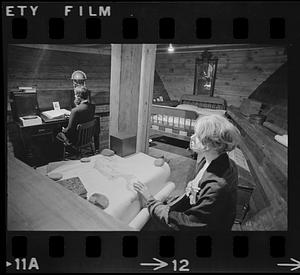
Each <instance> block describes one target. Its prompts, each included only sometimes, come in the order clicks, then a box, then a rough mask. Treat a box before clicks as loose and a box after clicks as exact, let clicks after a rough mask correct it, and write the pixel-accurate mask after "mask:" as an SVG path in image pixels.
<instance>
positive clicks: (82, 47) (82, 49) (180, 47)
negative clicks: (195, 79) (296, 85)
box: [14, 44, 275, 55]
mask: <svg viewBox="0 0 300 275" xmlns="http://www.w3.org/2000/svg"><path fill="white" fill-rule="evenodd" d="M14 45H15V46H21V47H28V48H37V49H43V50H55V51H64V52H78V53H87V54H102V55H110V54H111V44H14ZM168 46H169V44H157V54H166V53H168ZM172 46H173V47H174V49H175V51H174V53H193V52H195V53H199V52H203V51H205V50H208V51H210V52H213V51H239V50H249V49H262V48H266V47H275V46H274V45H266V44H172ZM174 53H173V54H174Z"/></svg>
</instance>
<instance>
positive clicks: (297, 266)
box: [277, 258, 300, 271]
mask: <svg viewBox="0 0 300 275" xmlns="http://www.w3.org/2000/svg"><path fill="white" fill-rule="evenodd" d="M290 260H291V261H293V262H294V263H295V264H293V263H290V264H277V265H279V266H294V267H293V268H292V269H291V271H294V270H297V269H299V268H300V261H297V260H295V259H293V258H290Z"/></svg>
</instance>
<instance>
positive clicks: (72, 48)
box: [13, 44, 111, 55]
mask: <svg viewBox="0 0 300 275" xmlns="http://www.w3.org/2000/svg"><path fill="white" fill-rule="evenodd" d="M13 45H14V46H18V47H25V48H33V49H40V50H50V51H61V52H72V53H87V54H101V55H110V51H111V50H110V48H106V49H105V48H101V47H99V48H98V49H97V48H90V47H77V46H75V45H50V44H13ZM99 45H101V44H99Z"/></svg>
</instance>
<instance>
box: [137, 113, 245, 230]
mask: <svg viewBox="0 0 300 275" xmlns="http://www.w3.org/2000/svg"><path fill="white" fill-rule="evenodd" d="M239 138H240V133H239V130H238V129H237V128H236V127H235V126H234V125H233V124H231V123H230V122H229V121H228V120H227V119H226V118H224V117H222V116H219V115H207V116H202V117H200V118H198V120H197V121H196V124H195V134H194V135H193V136H192V137H191V141H190V148H191V149H192V150H193V151H195V152H196V153H197V154H198V159H197V164H196V170H195V173H194V177H193V180H191V181H190V182H189V183H188V184H187V187H186V190H185V194H182V195H181V196H178V197H175V198H171V199H169V200H168V201H166V202H161V201H158V200H156V199H155V198H154V197H153V196H152V195H151V194H150V192H149V190H148V188H147V186H146V185H145V184H144V183H141V182H137V183H134V189H135V190H136V191H137V192H138V194H139V195H140V196H141V198H142V200H143V201H144V202H145V205H146V207H147V208H148V210H149V213H150V217H151V218H150V220H149V222H148V224H146V226H145V227H144V230H155V229H156V230H172V229H173V230H188V229H193V230H200V231H202V230H211V231H230V230H231V227H232V225H233V223H234V219H235V214H236V200H237V182H238V174H237V167H236V165H235V163H234V162H233V161H232V160H230V159H229V157H228V155H227V152H228V151H231V150H233V149H234V148H235V147H236V145H237V144H238V141H239Z"/></svg>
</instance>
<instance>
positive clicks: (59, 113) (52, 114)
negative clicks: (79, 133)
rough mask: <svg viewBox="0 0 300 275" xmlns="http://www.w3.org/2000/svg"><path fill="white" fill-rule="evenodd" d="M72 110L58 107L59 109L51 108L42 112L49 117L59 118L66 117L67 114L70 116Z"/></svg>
mask: <svg viewBox="0 0 300 275" xmlns="http://www.w3.org/2000/svg"><path fill="white" fill-rule="evenodd" d="M70 114H71V112H70V111H69V110H66V109H58V110H50V111H45V112H42V115H44V116H45V117H46V118H48V119H57V118H64V117H65V116H69V115H70Z"/></svg>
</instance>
